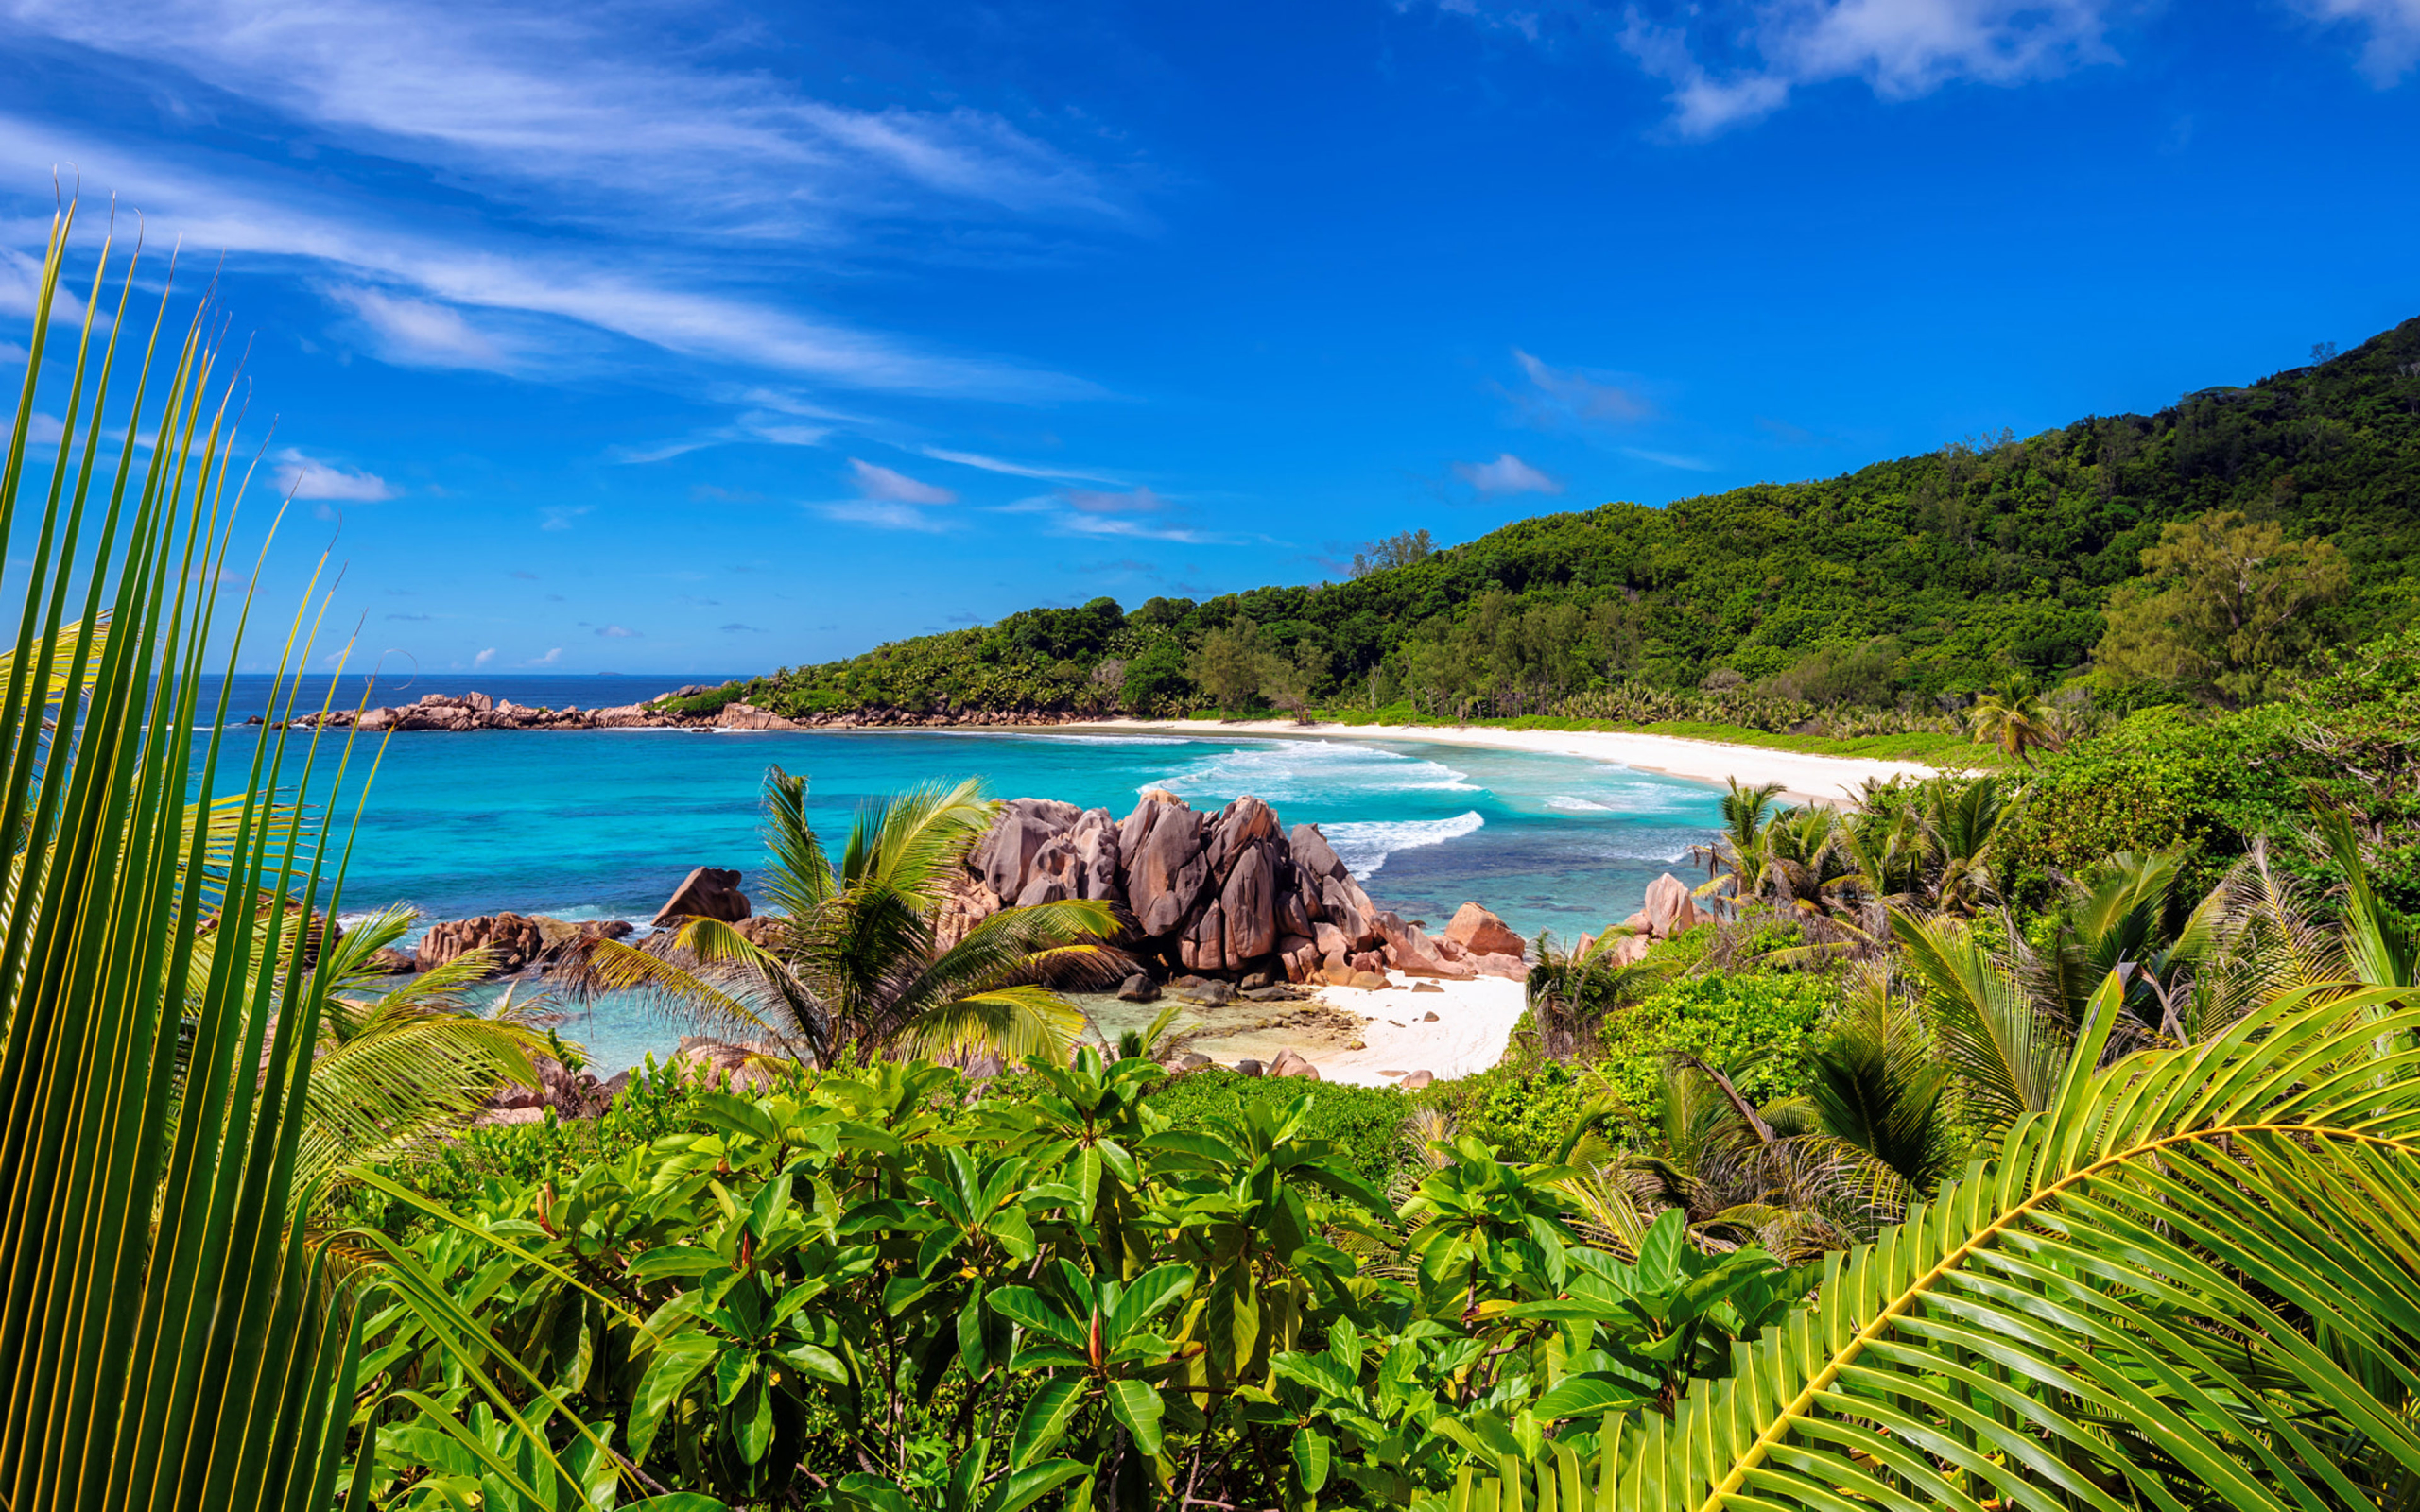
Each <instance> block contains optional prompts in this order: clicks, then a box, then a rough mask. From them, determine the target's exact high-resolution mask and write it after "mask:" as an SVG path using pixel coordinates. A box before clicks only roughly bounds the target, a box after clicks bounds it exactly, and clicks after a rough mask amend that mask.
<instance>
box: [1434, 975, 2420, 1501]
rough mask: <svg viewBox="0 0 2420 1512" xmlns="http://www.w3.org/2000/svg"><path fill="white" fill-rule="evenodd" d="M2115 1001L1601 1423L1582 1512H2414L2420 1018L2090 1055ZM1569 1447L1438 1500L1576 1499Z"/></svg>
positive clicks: (2419, 1345)
mask: <svg viewBox="0 0 2420 1512" xmlns="http://www.w3.org/2000/svg"><path fill="white" fill-rule="evenodd" d="M2122 992H2123V983H2122V979H2121V978H2119V977H2118V976H2117V975H2116V974H2114V973H2113V975H2112V976H2111V978H2110V979H2109V980H2108V982H2107V983H2105V984H2104V986H2103V987H2102V988H2101V990H2100V992H2098V993H2096V994H2095V996H2094V998H2093V1001H2092V1004H2091V1008H2090V1018H2089V1023H2090V1028H2089V1030H2088V1031H2087V1033H2086V1034H2085V1035H2084V1037H2083V1040H2082V1041H2081V1042H2080V1044H2079V1046H2078V1053H2077V1054H2076V1055H2075V1056H2074V1057H2072V1058H2071V1059H2070V1060H2069V1062H2068V1066H2067V1070H2066V1074H2064V1075H2063V1076H2062V1077H2061V1078H2060V1080H2059V1082H2058V1085H2057V1087H2056V1089H2055V1092H2054V1094H2053V1095H2052V1097H2051V1098H2050V1099H2049V1103H2048V1107H2046V1108H2043V1109H2041V1110H2039V1111H2036V1112H2029V1113H2027V1114H2025V1115H2023V1116H2022V1117H2020V1118H2019V1119H2018V1120H2017V1122H2016V1123H2015V1124H2014V1125H2012V1126H2011V1127H2010V1129H2009V1130H2008V1131H2007V1133H2006V1135H2005V1136H2004V1139H2003V1141H2002V1143H2001V1146H2000V1153H1999V1155H1998V1157H1997V1159H1996V1160H1993V1161H1991V1162H1989V1163H1979V1164H1978V1165H1977V1166H1975V1167H1974V1168H1973V1169H1972V1170H1970V1171H1969V1173H1968V1174H1967V1176H1966V1177H1965V1178H1964V1179H1962V1180H1960V1181H1956V1182H1953V1183H1951V1184H1949V1185H1948V1186H1946V1187H1945V1188H1943V1189H1942V1191H1941V1192H1940V1193H1938V1194H1936V1196H1935V1198H1934V1199H1933V1200H1932V1201H1931V1202H1930V1203H1928V1204H1927V1205H1925V1206H1923V1207H1921V1208H1920V1209H1917V1210H1915V1211H1911V1212H1910V1216H1909V1219H1908V1221H1907V1222H1906V1223H1904V1224H1901V1225H1898V1226H1896V1227H1894V1228H1893V1229H1886V1230H1884V1231H1883V1232H1882V1234H1881V1235H1880V1236H1879V1237H1878V1238H1877V1239H1876V1241H1875V1243H1873V1244H1872V1245H1870V1246H1860V1247H1859V1248H1858V1249H1857V1250H1855V1251H1854V1252H1852V1253H1850V1254H1848V1255H1845V1256H1840V1255H1835V1256H1833V1257H1831V1259H1830V1260H1829V1261H1828V1262H1827V1263H1826V1268H1825V1272H1824V1280H1823V1282H1822V1284H1821V1286H1820V1287H1819V1288H1818V1289H1817V1290H1816V1292H1815V1293H1814V1297H1813V1300H1812V1302H1811V1304H1810V1305H1809V1306H1808V1307H1807V1308H1806V1310H1805V1311H1804V1312H1802V1313H1800V1314H1795V1315H1794V1316H1792V1317H1791V1318H1790V1319H1789V1322H1788V1323H1787V1324H1786V1325H1785V1326H1783V1327H1781V1328H1779V1329H1776V1330H1774V1331H1772V1332H1769V1333H1768V1334H1767V1335H1766V1336H1765V1337H1763V1338H1762V1339H1760V1340H1758V1341H1757V1342H1756V1343H1755V1344H1754V1345H1751V1346H1749V1347H1748V1348H1747V1349H1745V1350H1744V1351H1743V1352H1742V1353H1741V1355H1740V1356H1739V1359H1738V1363H1737V1367H1736V1369H1735V1371H1734V1373H1733V1375H1732V1376H1731V1377H1730V1378H1729V1379H1727V1380H1722V1381H1718V1382H1711V1383H1702V1384H1701V1385H1700V1386H1699V1387H1698V1388H1697V1389H1695V1390H1693V1391H1692V1392H1691V1393H1690V1395H1689V1396H1688V1398H1687V1399H1686V1400H1685V1401H1684V1402H1683V1403H1682V1404H1681V1407H1680V1409H1679V1410H1678V1411H1677V1412H1676V1413H1674V1414H1673V1415H1672V1416H1671V1417H1662V1416H1657V1415H1653V1414H1645V1413H1641V1414H1633V1415H1630V1416H1627V1417H1609V1418H1608V1419H1607V1420H1606V1422H1605V1424H1604V1426H1603V1428H1602V1430H1601V1434H1600V1436H1599V1440H1598V1445H1597V1448H1598V1452H1599V1463H1598V1466H1597V1474H1596V1475H1595V1476H1594V1477H1593V1479H1594V1480H1595V1482H1596V1485H1595V1486H1593V1487H1588V1488H1587V1492H1586V1495H1585V1497H1584V1500H1586V1501H1588V1502H1589V1503H1591V1504H1593V1505H1594V1506H1596V1507H1600V1508H1607V1509H1610V1508H1615V1507H1620V1508H1632V1507H1636V1508H1642V1509H1661V1508H1690V1509H1696V1512H1714V1509H1717V1508H1741V1509H1744V1508H1757V1509H1762V1508H1772V1507H1826V1508H1849V1507H1858V1508H1866V1507H1904V1508H1916V1507H1927V1508H1929V1507H1939V1508H1956V1509H1964V1512H1982V1509H1985V1508H2026V1509H2035V1512H2067V1509H2071V1508H2080V1507H2092V1508H2102V1509H2112V1512H2114V1509H2117V1508H2131V1507H2162V1508H2169V1509H2173V1512H2184V1509H2194V1512H2201V1509H2209V1512H2218V1509H2221V1508H2225V1509H2229V1512H2246V1509H2263V1512H2265V1509H2277V1512H2284V1509H2287V1508H2310V1509H2316V1508H2350V1507H2387V1506H2408V1505H2411V1503H2412V1499H2413V1497H2414V1495H2415V1494H2416V1493H2420V1429H2415V1426H2414V1423H2415V1418H2414V1415H2413V1407H2414V1403H2415V1401H2420V1365H2415V1364H2414V1362H2415V1361H2420V1260H2415V1257H2414V1254H2413V1251H2412V1248H2411V1234H2412V1233H2413V1232H2415V1231H2420V1009H2415V1008H2412V1007H2411V1006H2409V1005H2406V1003H2405V1001H2404V1000H2405V999H2407V998H2408V996H2409V993H2408V989H2404V988H2377V989H2371V990H2368V991H2364V992H2360V993H2357V994H2354V995H2351V996H2334V995H2332V994H2330V993H2329V992H2327V991H2325V989H2322V988H2308V989H2304V990H2301V991H2296V992H2292V993H2288V994H2286V995H2284V996H2281V997H2279V998H2277V999H2275V1000H2273V1001H2272V1002H2271V1003H2269V1004H2268V1005H2264V1006H2263V1007H2261V1008H2260V1009H2258V1010H2257V1011H2256V1012H2253V1013H2251V1014H2249V1015H2247V1016H2246V1017H2245V1018H2244V1019H2242V1020H2241V1021H2239V1022H2238V1023H2236V1024H2235V1025H2234V1026H2233V1027H2232V1028H2231V1029H2230V1030H2229V1031H2228V1032H2227V1033H2226V1034H2225V1035H2224V1036H2222V1037H2221V1038H2219V1039H2216V1040H2211V1041H2210V1042H2208V1043H2205V1044H2200V1045H2195V1046H2192V1047H2190V1048H2188V1049H2185V1050H2179V1051H2144V1052H2139V1053H2137V1054H2135V1055H2133V1056H2129V1057H2122V1058H2120V1059H2118V1060H2117V1061H2114V1062H2112V1063H2110V1064H2109V1065H2107V1066H2105V1067H2099V1066H2098V1063H2099V1061H2100V1058H2101V1057H2100V1048H2101V1045H2102V1044H2103V1043H2104V1042H2105V1040H2106V1037H2107V1035H2108V1033H2109V1030H2110V1027H2111V1025H2112V1023H2113V1022H2114V1021H2115V1020H2116V1019H2117V1018H2118V1015H2119V1013H2120V1012H2121V1005H2120V1001H2119V1000H2120V997H2121V995H2122ZM2097 1067H2098V1069H2096V1068H2097ZM1564 1447H1565V1448H1567V1449H1569V1450H1571V1451H1573V1452H1571V1453H1570V1454H1569V1455H1568V1457H1566V1455H1565V1453H1564V1450H1562V1449H1558V1450H1556V1451H1554V1452H1541V1451H1532V1452H1531V1454H1530V1459H1532V1460H1533V1461H1534V1462H1535V1463H1534V1464H1533V1465H1530V1466H1524V1465H1522V1464H1521V1463H1520V1462H1519V1461H1517V1460H1516V1461H1509V1462H1507V1464H1506V1465H1505V1470H1506V1477H1505V1478H1504V1479H1503V1480H1501V1481H1500V1482H1499V1483H1497V1484H1494V1485H1489V1484H1486V1483H1480V1484H1479V1485H1478V1486H1466V1487H1465V1488H1463V1489H1462V1490H1461V1491H1460V1492H1458V1494H1457V1495H1456V1497H1455V1498H1454V1499H1453V1503H1452V1505H1454V1506H1458V1507H1467V1506H1470V1505H1473V1504H1475V1503H1494V1504H1497V1505H1501V1504H1503V1498H1504V1496H1505V1495H1506V1494H1507V1493H1508V1492H1510V1493H1511V1494H1513V1496H1516V1497H1518V1496H1520V1495H1523V1494H1525V1493H1526V1494H1534V1495H1537V1496H1538V1497H1539V1499H1540V1501H1541V1503H1542V1504H1544V1503H1545V1502H1546V1501H1547V1499H1548V1498H1549V1497H1554V1498H1557V1499H1558V1500H1559V1499H1560V1498H1561V1497H1562V1496H1563V1495H1564V1493H1565V1492H1566V1491H1577V1490H1580V1489H1581V1488H1582V1487H1583V1486H1586V1485H1587V1480H1586V1478H1583V1477H1582V1476H1581V1475H1579V1474H1577V1473H1575V1472H1576V1471H1578V1470H1579V1469H1580V1468H1581V1467H1580V1464H1579V1454H1578V1451H1579V1450H1580V1449H1581V1448H1582V1447H1583V1446H1581V1445H1569V1446H1564ZM1546 1480H1552V1481H1553V1482H1554V1483H1555V1485H1554V1488H1553V1489H1551V1490H1548V1489H1544V1488H1540V1487H1539V1486H1538V1483H1540V1482H1543V1481H1546ZM1516 1504H1517V1503H1516Z"/></svg>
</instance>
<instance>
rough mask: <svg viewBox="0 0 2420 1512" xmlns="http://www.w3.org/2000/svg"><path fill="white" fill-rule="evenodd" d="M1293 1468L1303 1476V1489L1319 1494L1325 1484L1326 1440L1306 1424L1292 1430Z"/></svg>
mask: <svg viewBox="0 0 2420 1512" xmlns="http://www.w3.org/2000/svg"><path fill="white" fill-rule="evenodd" d="M1292 1447H1293V1452H1294V1470H1295V1473H1296V1474H1298V1475H1300V1476H1301V1477H1302V1478H1303V1489H1304V1490H1305V1491H1308V1492H1310V1493H1312V1494H1313V1495H1315V1496H1316V1495H1317V1494H1319V1489H1320V1487H1321V1486H1325V1485H1326V1484H1327V1461H1328V1442H1327V1439H1326V1438H1324V1437H1323V1436H1322V1435H1320V1433H1319V1432H1318V1431H1317V1430H1315V1429H1312V1428H1310V1427H1308V1426H1305V1427H1302V1428H1297V1429H1295V1430H1294V1441H1293V1446H1292Z"/></svg>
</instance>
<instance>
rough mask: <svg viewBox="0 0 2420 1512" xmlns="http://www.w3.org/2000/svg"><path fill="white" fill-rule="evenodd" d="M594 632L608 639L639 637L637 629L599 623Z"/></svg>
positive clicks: (634, 638) (617, 639) (633, 639)
mask: <svg viewBox="0 0 2420 1512" xmlns="http://www.w3.org/2000/svg"><path fill="white" fill-rule="evenodd" d="M596 633H597V634H599V635H601V636H603V637H605V639H607V640H609V641H635V640H637V639H638V638H639V632H638V631H636V630H626V629H624V628H623V627H620V626H618V625H600V626H598V627H596Z"/></svg>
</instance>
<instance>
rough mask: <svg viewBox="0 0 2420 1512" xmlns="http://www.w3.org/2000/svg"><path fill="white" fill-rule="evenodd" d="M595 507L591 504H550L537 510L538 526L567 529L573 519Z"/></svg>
mask: <svg viewBox="0 0 2420 1512" xmlns="http://www.w3.org/2000/svg"><path fill="white" fill-rule="evenodd" d="M594 508H596V506H595V505H593V504H550V505H548V506H546V507H544V508H543V509H541V510H539V511H538V528H539V529H541V530H569V529H570V528H571V523H572V522H573V521H575V520H577V519H579V517H580V516H581V515H584V514H586V513H587V512H588V511H589V510H591V509H594Z"/></svg>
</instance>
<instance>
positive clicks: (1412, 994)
mask: <svg viewBox="0 0 2420 1512" xmlns="http://www.w3.org/2000/svg"><path fill="white" fill-rule="evenodd" d="M1414 980H1415V979H1414V978H1411V977H1408V976H1406V975H1404V974H1403V973H1402V972H1401V971H1390V972H1388V973H1387V986H1386V988H1385V989H1384V990H1382V991H1366V992H1365V991H1363V990H1362V989H1360V988H1350V987H1327V988H1320V992H1319V995H1320V1000H1321V1001H1322V1002H1323V1003H1326V1004H1328V1005H1331V1006H1333V1007H1336V1008H1340V1009H1341V1010H1343V1011H1344V1012H1346V1013H1351V1014H1357V1015H1358V1016H1359V1017H1360V1018H1361V1019H1362V1020H1363V1021H1364V1022H1363V1023H1362V1027H1361V1044H1362V1048H1361V1049H1359V1050H1347V1049H1345V1048H1344V1047H1343V1046H1341V1045H1304V1046H1299V1047H1297V1048H1298V1052H1299V1053H1300V1054H1301V1056H1302V1057H1303V1058H1304V1059H1305V1060H1307V1061H1309V1062H1310V1063H1311V1064H1312V1065H1314V1066H1317V1067H1318V1068H1319V1071H1320V1079H1321V1080H1322V1081H1340V1082H1350V1083H1353V1084H1354V1085H1356V1086H1359V1087H1392V1086H1393V1085H1394V1084H1395V1083H1396V1082H1399V1081H1401V1080H1402V1079H1403V1078H1404V1077H1405V1076H1406V1075H1408V1074H1410V1073H1412V1072H1415V1071H1425V1072H1427V1073H1428V1074H1430V1075H1432V1076H1435V1077H1436V1078H1437V1079H1438V1080H1439V1081H1449V1080H1451V1079H1453V1078H1454V1077H1456V1076H1472V1075H1477V1074H1478V1073H1480V1072H1482V1071H1485V1070H1487V1069H1488V1068H1489V1067H1491V1066H1493V1065H1495V1063H1496V1062H1497V1061H1499V1060H1502V1059H1503V1058H1504V1049H1505V1046H1507V1045H1509V1044H1511V1043H1512V1042H1513V1025H1514V1024H1515V1023H1518V1022H1520V1021H1521V1010H1522V1001H1521V999H1522V990H1521V984H1520V983H1518V982H1508V981H1506V980H1504V979H1503V978H1502V977H1495V976H1481V977H1475V978H1473V979H1471V980H1469V981H1466V982H1454V981H1447V982H1435V983H1430V984H1427V985H1429V986H1434V987H1439V988H1444V990H1443V991H1442V992H1430V991H1425V990H1424V991H1417V992H1416V991H1413V990H1412V987H1413V983H1414ZM1430 1013H1433V1014H1435V1015H1437V1022H1435V1023H1430V1022H1426V1020H1425V1019H1424V1018H1423V1017H1422V1016H1423V1015H1424V1014H1430Z"/></svg>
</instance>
